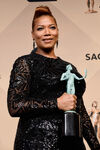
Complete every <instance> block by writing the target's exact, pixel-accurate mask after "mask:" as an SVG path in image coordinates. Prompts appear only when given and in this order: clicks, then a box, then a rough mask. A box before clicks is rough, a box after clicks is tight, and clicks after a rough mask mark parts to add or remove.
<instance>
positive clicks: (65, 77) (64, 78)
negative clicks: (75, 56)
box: [60, 73, 68, 81]
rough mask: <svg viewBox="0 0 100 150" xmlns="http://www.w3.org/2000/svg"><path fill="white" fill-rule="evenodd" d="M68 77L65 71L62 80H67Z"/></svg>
mask: <svg viewBox="0 0 100 150" xmlns="http://www.w3.org/2000/svg"><path fill="white" fill-rule="evenodd" d="M66 79H68V78H67V76H66V73H63V74H62V76H61V79H60V80H61V81H63V80H66Z"/></svg>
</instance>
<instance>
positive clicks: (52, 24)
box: [37, 24, 56, 26]
mask: <svg viewBox="0 0 100 150" xmlns="http://www.w3.org/2000/svg"><path fill="white" fill-rule="evenodd" d="M52 25H55V26H56V24H49V26H52ZM37 26H45V25H42V24H41V25H37Z"/></svg>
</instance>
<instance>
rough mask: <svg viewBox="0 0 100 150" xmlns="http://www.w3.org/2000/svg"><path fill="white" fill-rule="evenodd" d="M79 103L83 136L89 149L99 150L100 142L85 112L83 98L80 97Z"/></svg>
mask: <svg viewBox="0 0 100 150" xmlns="http://www.w3.org/2000/svg"><path fill="white" fill-rule="evenodd" d="M80 103H81V105H80V106H79V109H80V115H81V119H82V126H83V137H84V138H85V140H86V141H87V143H88V144H89V146H90V148H91V150H100V144H99V142H98V140H97V138H96V135H95V132H94V128H93V126H92V123H91V120H90V117H89V116H88V114H87V111H86V108H85V106H84V103H83V100H82V99H80Z"/></svg>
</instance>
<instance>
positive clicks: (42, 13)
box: [32, 6, 57, 31]
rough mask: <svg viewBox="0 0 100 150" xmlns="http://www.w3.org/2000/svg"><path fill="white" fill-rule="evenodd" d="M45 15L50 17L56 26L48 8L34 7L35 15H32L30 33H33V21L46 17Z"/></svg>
mask: <svg viewBox="0 0 100 150" xmlns="http://www.w3.org/2000/svg"><path fill="white" fill-rule="evenodd" d="M46 15H47V16H51V17H52V18H53V19H54V21H55V23H56V25H57V22H56V19H55V17H54V16H53V15H52V13H51V11H50V9H49V7H48V6H39V7H36V9H35V13H34V17H33V21H32V31H34V26H35V20H36V19H37V18H39V17H41V16H46Z"/></svg>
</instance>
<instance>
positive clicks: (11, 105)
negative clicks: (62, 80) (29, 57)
mask: <svg viewBox="0 0 100 150" xmlns="http://www.w3.org/2000/svg"><path fill="white" fill-rule="evenodd" d="M30 82H31V76H30V69H29V65H28V63H27V61H26V59H25V58H18V59H17V60H16V61H15V63H14V65H13V69H12V71H11V76H10V84H9V88H8V96H7V103H8V111H9V113H10V115H11V116H12V117H20V116H23V115H25V116H26V115H27V114H28V115H29V114H31V113H32V114H33V115H34V113H37V114H41V112H43V111H44V109H46V110H48V111H53V110H54V109H56V108H57V101H56V99H52V100H47V99H45V100H42V101H41V102H38V101H37V100H34V99H33V98H32V97H30V96H29V92H30Z"/></svg>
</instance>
